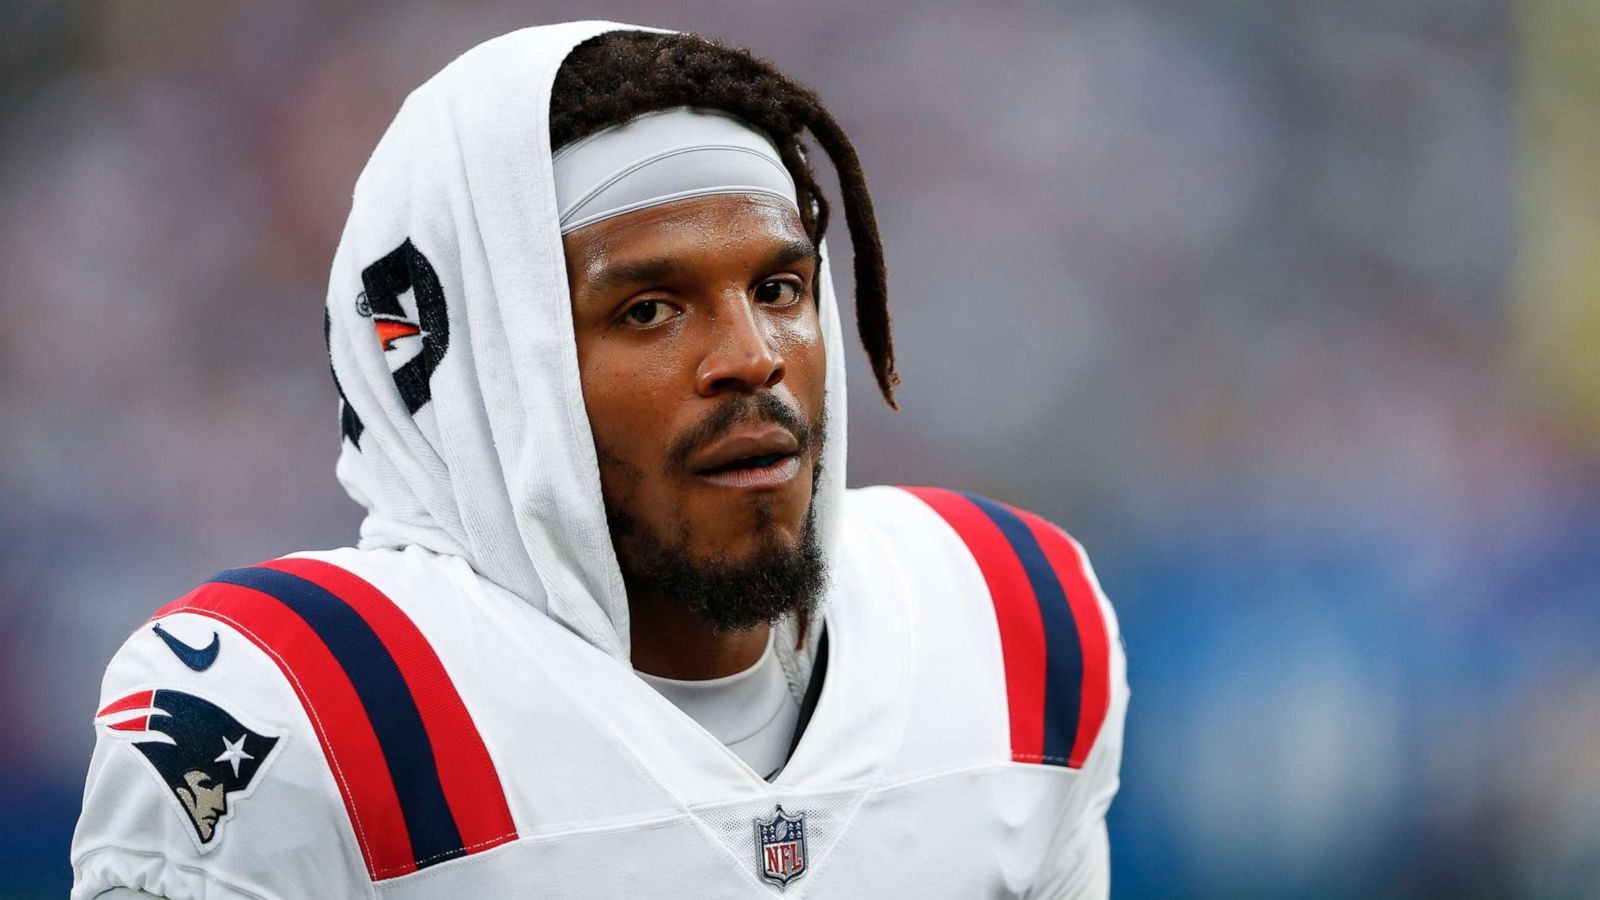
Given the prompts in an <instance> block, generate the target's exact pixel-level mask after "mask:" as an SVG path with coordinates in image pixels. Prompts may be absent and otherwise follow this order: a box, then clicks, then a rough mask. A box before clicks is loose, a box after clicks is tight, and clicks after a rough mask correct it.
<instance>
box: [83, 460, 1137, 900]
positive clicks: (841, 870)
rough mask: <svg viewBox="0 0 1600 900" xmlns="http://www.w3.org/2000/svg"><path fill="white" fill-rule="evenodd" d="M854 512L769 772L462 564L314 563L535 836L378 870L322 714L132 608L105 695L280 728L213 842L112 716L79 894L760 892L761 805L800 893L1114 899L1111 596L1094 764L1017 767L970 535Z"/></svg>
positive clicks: (230, 650) (268, 664) (246, 663)
mask: <svg viewBox="0 0 1600 900" xmlns="http://www.w3.org/2000/svg"><path fill="white" fill-rule="evenodd" d="M840 521H841V531H842V533H841V536H840V537H841V541H840V547H841V550H840V552H839V554H838V560H837V562H838V570H837V576H836V581H835V583H834V586H833V588H832V589H831V603H830V605H829V610H828V615H827V627H828V644H829V663H828V673H827V681H826V683H825V686H824V688H823V692H822V699H821V702H819V703H818V704H817V707H816V711H815V714H814V716H813V718H812V719H811V722H810V724H809V726H808V727H807V728H806V733H805V736H804V737H803V738H802V740H801V741H800V744H799V746H798V748H797V749H796V751H795V754H794V757H793V758H792V759H790V760H789V762H788V764H787V765H786V766H785V768H784V770H783V771H782V773H780V774H779V775H778V776H777V777H776V778H774V779H773V780H771V781H766V780H764V779H762V778H760V777H759V775H757V774H756V773H753V772H752V771H751V769H750V768H749V767H748V766H746V765H745V764H743V763H741V762H740V761H739V760H738V759H736V758H734V757H733V756H732V755H731V754H729V753H728V751H727V748H726V747H724V746H723V745H722V744H721V743H720V742H718V741H717V740H716V739H715V738H714V737H712V736H711V735H710V734H708V733H706V731H705V730H704V729H702V728H701V727H699V726H698V725H696V724H695V723H694V722H693V721H691V720H690V719H689V718H688V717H686V716H685V715H683V714H682V713H681V712H680V711H679V710H678V709H676V708H675V707H673V706H672V705H671V704H670V703H669V702H668V701H667V700H666V699H665V698H663V697H662V696H661V695H660V694H658V693H657V692H656V691H655V690H653V689H652V688H651V687H650V686H649V685H647V684H645V683H644V682H643V681H641V680H640V679H639V678H638V677H636V676H635V674H634V672H633V670H632V669H630V668H628V667H625V666H619V665H617V664H616V661H615V660H614V659H613V658H611V657H610V656H607V655H606V654H604V653H602V652H600V651H599V650H597V649H596V648H595V647H593V646H592V645H590V644H589V643H587V642H585V641H583V640H582V639H581V638H579V637H578V636H577V635H575V634H573V633H572V632H571V631H569V630H567V629H565V628H563V627H562V626H560V625H558V624H556V623H555V622H553V621H552V620H551V619H550V618H549V617H548V616H545V615H544V614H542V613H540V612H539V611H537V610H535V609H534V608H532V607H531V606H529V605H528V604H527V603H526V602H524V601H523V600H522V599H520V598H518V597H515V596H513V595H511V594H510V593H509V592H507V591H505V590H503V589H501V588H500V587H498V586H496V585H494V584H492V583H490V582H489V581H487V580H486V579H484V578H482V577H481V576H480V575H478V574H477V573H475V572H474V571H473V570H472V569H471V568H470V567H468V566H467V564H466V563H465V562H464V561H463V560H461V559H460V558H458V557H451V556H442V555H438V554H434V553H432V552H430V551H427V550H424V549H422V548H419V547H410V548H407V549H405V550H403V551H402V550H365V551H363V550H355V549H348V548H347V549H343V550H332V551H320V552H316V553H307V554H298V555H300V556H306V557H311V558H315V559H320V560H322V561H324V562H327V563H331V564H333V565H337V566H340V567H342V568H344V569H346V570H348V571H350V572H352V573H353V574H355V575H356V576H358V577H360V578H362V579H364V580H366V581H368V582H369V583H371V584H372V585H373V586H374V587H376V588H377V589H378V590H379V591H381V592H383V593H384V594H385V595H386V596H387V597H389V598H390V599H392V600H393V601H394V602H395V603H396V604H397V605H398V606H399V607H400V609H401V611H403V612H404V614H405V615H406V616H407V617H408V618H409V619H410V620H411V621H412V622H413V623H414V624H415V625H416V627H417V628H418V630H419V631H420V632H421V633H422V634H423V635H424V636H425V637H426V638H427V640H428V643H429V645H430V646H431V648H432V650H433V651H434V652H435V653H436V654H437V656H438V658H439V661H440V663H441V664H442V665H443V667H444V669H445V670H446V671H447V672H448V673H449V675H450V678H451V681H452V683H453V685H454V687H455V689H456V691H457V692H458V693H459V694H460V697H461V700H462V702H463V703H464V704H465V706H466V708H467V710H468V712H469V713H470V714H471V716H472V719H473V722H474V724H475V727H476V728H477V729H478V730H479V732H480V733H481V735H482V737H483V741H484V744H485V746H486V747H487V749H488V751H489V753H490V755H491V756H492V758H493V762H494V765H495V767H496V770H497V774H498V776H499V779H500V782H501V784H502V785H503V787H504V790H505V794H506V798H507V802H508V804H509V807H510V810H511V814H512V817H513V819H514V822H515V825H516V829H517V833H518V835H519V839H518V840H516V841H513V842H510V843H507V844H503V845H500V846H497V847H494V848H493V849H489V850H484V851H482V852H477V853H473V854H471V855H469V856H466V857H464V858H459V859H454V860H451V861H449V862H446V863H442V864H439V865H436V866H432V867H430V868H426V869H423V870H422V871H419V872H416V873H412V874H409V875H404V876H401V877H395V878H385V879H382V880H379V881H376V882H374V881H372V880H371V879H370V878H369V877H368V875H367V872H366V869H365V866H364V864H363V861H362V853H361V844H360V842H359V841H358V839H357V837H356V832H355V831H354V829H353V828H352V824H351V817H350V813H349V812H348V811H347V809H346V807H345V805H344V803H343V800H342V799H341V794H340V789H339V783H340V782H339V780H338V778H337V777H336V776H335V774H334V771H333V769H332V767H331V766H330V764H329V763H328V761H327V759H326V758H325V756H324V752H323V749H322V746H321V744H320V741H319V738H318V734H317V731H316V728H315V727H314V726H313V724H312V722H311V720H310V718H309V717H308V716H307V714H306V713H305V712H304V710H303V708H302V706H301V702H300V700H299V697H298V695H297V693H296V691H295V689H294V686H293V685H292V684H291V682H290V681H289V679H287V678H285V677H284V675H283V673H282V672H281V671H280V670H279V668H278V665H277V663H276V662H275V660H274V659H273V658H272V657H271V656H269V655H268V654H267V653H266V652H264V651H262V650H260V649H258V648H257V647H256V645H255V644H253V643H252V642H251V641H249V640H247V639H246V638H245V637H244V636H243V635H241V634H240V633H239V632H238V631H236V630H234V629H233V628H231V627H230V626H229V625H228V624H227V623H224V622H219V621H217V620H214V619H206V618H202V617H199V616H196V615H194V614H192V613H180V614H177V615H173V616H168V617H166V618H165V619H163V620H162V624H163V627H165V628H167V629H168V630H169V631H170V632H171V633H172V634H174V635H175V636H176V637H178V638H179V639H180V640H182V641H184V642H185V643H188V644H190V645H191V646H200V645H202V644H204V643H205V642H206V641H207V640H209V639H210V636H211V635H212V634H213V633H220V641H221V644H220V646H221V649H220V652H219V655H218V656H217V659H216V662H215V664H214V665H213V666H211V667H210V668H209V669H207V670H206V671H204V672H195V671H192V670H190V669H189V668H188V667H187V666H185V665H184V664H183V663H182V662H181V661H180V660H179V659H178V657H177V656H176V655H174V654H173V653H172V652H171V651H170V650H169V649H168V648H167V646H166V645H165V644H164V643H163V641H162V640H160V639H159V638H158V637H157V636H156V635H155V634H154V633H153V631H152V629H151V627H149V626H145V627H142V628H140V629H139V630H138V631H137V632H136V633H135V634H134V635H133V636H131V637H130V638H129V639H128V641H127V642H126V643H125V644H124V646H123V647H122V649H121V650H119V651H118V653H117V655H116V657H115V658H114V659H113V660H112V662H111V665H110V667H109V668H108V669H107V672H106V678H105V683H104V684H103V686H102V689H101V697H100V701H99V702H100V705H101V706H103V705H104V704H105V703H107V702H109V701H111V700H114V699H116V698H118V697H122V696H124V695H126V694H127V693H129V692H130V691H132V690H135V689H138V688H139V687H141V686H149V685H158V686H162V687H167V688H172V689H176V690H180V691H185V692H189V693H194V694H196V695H200V696H204V697H207V698H210V699H211V700H212V701H214V702H215V703H217V704H220V705H222V706H223V707H225V708H226V709H227V710H228V712H229V713H230V714H233V715H235V716H240V717H247V718H248V719H249V720H250V723H251V727H252V728H254V729H256V730H260V731H264V732H268V733H271V734H274V735H278V736H279V737H280V738H281V743H280V745H279V750H278V751H277V758H276V759H275V760H274V761H273V762H272V763H271V764H270V766H269V767H268V768H265V769H264V770H263V771H262V773H261V774H260V775H259V776H258V779H257V781H256V783H255V784H254V785H253V789H252V791H251V793H250V794H249V796H247V797H240V796H237V795H235V796H231V797H230V798H229V805H228V812H227V814H226V818H225V819H224V820H223V822H222V823H221V824H220V825H219V830H218V835H219V836H218V838H217V839H216V840H215V841H213V843H212V844H211V845H208V847H207V848H205V849H202V848H201V847H199V846H197V844H196V841H195V839H194V837H193V829H192V827H191V825H190V823H189V820H188V818H187V816H186V814H185V813H184V811H183V809H182V807H181V806H180V805H179V803H178V802H177V800H176V799H175V798H174V796H173V792H172V791H171V790H170V789H168V788H167V787H166V785H165V784H164V783H163V781H162V780H161V778H160V777H158V776H157V775H156V773H155V770H154V769H153V768H152V767H151V766H150V765H149V763H148V762H147V761H146V760H145V759H144V757H143V756H142V754H140V753H139V752H138V751H137V750H136V749H135V748H134V747H132V746H130V745H129V743H128V742H127V741H126V740H120V739H118V738H117V737H116V736H115V735H114V734H111V733H109V732H108V731H107V729H106V728H105V727H104V726H101V727H98V728H96V731H97V737H98V741H97V744H96V748H95V754H94V760H93V762H92V763H91V766H90V771H89V777H88V779H87V784H86V788H85V796H84V807H83V815H82V817H81V818H80V820H79V823H78V827H77V831H76V833H75V834H74V836H73V844H72V865H73V872H74V888H73V894H72V896H73V900H88V898H92V897H95V896H96V895H97V894H99V893H101V892H103V891H105V890H108V889H110V888H112V887H117V886H122V887H129V888H135V889H139V890H143V891H145V892H147V893H150V894H154V895H156V896H161V897H166V898H168V900H218V898H227V900H238V898H281V900H297V898H305V897H340V898H343V897H369V898H384V900H413V898H414V900H437V898H454V897H550V896H583V897H638V898H652V897H662V898H666V897H696V898H749V897H759V896H768V894H767V893H765V892H766V890H767V888H766V887H765V886H764V884H763V882H761V880H760V878H759V875H758V872H759V869H758V858H759V857H758V850H757V847H756V845H755V838H754V834H753V832H754V829H753V827H752V823H753V821H754V820H755V819H757V818H758V817H759V818H768V817H770V816H771V815H772V813H773V811H774V809H775V808H776V806H777V805H779V804H782V806H783V808H784V810H785V811H786V812H788V813H790V814H791V815H804V816H805V822H806V825H805V827H806V840H807V844H808V850H807V854H808V860H809V862H810V864H811V871H809V872H808V873H807V874H806V875H804V876H803V877H802V878H801V879H800V880H798V881H796V882H794V883H792V884H791V885H789V888H788V890H787V891H785V892H784V894H785V895H786V896H800V897H809V898H816V900H824V898H856V897H861V896H863V894H864V893H865V894H866V895H868V896H880V895H884V893H885V891H883V890H875V889H877V888H884V887H887V888H888V890H887V894H888V895H889V896H907V897H963V898H964V897H1039V898H1061V897H1104V896H1105V895H1106V887H1105V885H1106V879H1107V874H1106V873H1107V865H1108V861H1107V859H1108V858H1107V856H1106V850H1105V847H1106V845H1105V841H1104V835H1103V831H1102V828H1103V823H1104V818H1105V812H1106V805H1107V804H1109V802H1110V801H1111V797H1112V795H1113V794H1114V793H1115V791H1116V789H1117V777H1118V775H1117V773H1118V764H1119V760H1120V754H1121V745H1122V733H1123V732H1122V724H1123V718H1124V715H1125V710H1126V706H1127V701H1128V694H1127V687H1126V682H1125V676H1124V668H1123V661H1122V654H1121V649H1120V643H1119V642H1118V640H1117V636H1116V635H1117V631H1116V619H1115V617H1114V615H1113V614H1112V611H1111V607H1110V606H1109V604H1107V603H1106V602H1105V600H1104V599H1103V598H1099V600H1100V607H1101V610H1102V613H1103V614H1104V616H1105V617H1106V623H1107V630H1108V632H1109V638H1110V644H1109V648H1110V650H1111V655H1112V658H1111V665H1112V669H1111V673H1110V674H1111V678H1110V685H1111V697H1110V701H1111V703H1110V709H1109V711H1108V714H1107V716H1106V719H1105V725H1104V727H1103V728H1102V729H1101V731H1100V736H1099V739H1098V740H1097V741H1096V743H1095V745H1094V748H1093V750H1092V751H1091V752H1090V754H1089V757H1088V761H1087V762H1086V764H1085V765H1084V767H1083V768H1082V769H1069V768H1066V767H1065V766H1058V765H1039V764H1035V763H1022V762H1015V761H1013V759H1012V755H1011V754H1012V750H1011V741H1010V727H1009V718H1008V705H1007V695H1006V671H1005V665H1004V657H1003V654H1002V648H1001V642H1000V638H999V629H998V626H997V624H996V618H995V610H994V603H993V601H992V600H991V598H990V597H989V594H988V589H987V587H986V582H985V580H984V577H983V574H982V572H981V571H980V570H979V568H978V566H977V564H976V562H975V561H974V560H973V558H972V556H971V554H970V553H969V551H968V550H967V549H966V547H965V544H964V543H963V542H962V541H961V540H960V538H959V537H957V536H956V535H955V533H954V532H953V531H952V530H951V529H950V527H949V526H948V525H946V524H945V522H944V520H943V519H941V518H940V517H939V516H938V515H937V514H935V513H933V512H932V511H931V510H930V509H929V508H928V507H927V506H925V505H924V504H922V502H921V501H919V500H917V499H916V498H914V497H912V496H910V495H909V494H907V493H905V492H903V491H899V490H895V489H893V488H868V489H865V490H857V491H850V492H849V493H848V494H847V495H846V499H845V508H844V512H843V515H841V518H840ZM1085 575H1086V577H1087V579H1088V581H1089V583H1090V584H1094V581H1093V575H1092V572H1088V571H1086V572H1085ZM92 708H99V707H98V706H96V707H92ZM86 718H87V711H86ZM356 764H357V765H371V766H373V767H376V768H377V769H378V770H380V771H381V770H382V769H383V766H384V763H383V761H382V759H381V758H377V759H373V760H372V761H371V762H370V763H366V762H365V761H358V762H357V763H356ZM348 771H349V770H346V772H347V773H348ZM773 890H774V892H775V891H776V889H773Z"/></svg>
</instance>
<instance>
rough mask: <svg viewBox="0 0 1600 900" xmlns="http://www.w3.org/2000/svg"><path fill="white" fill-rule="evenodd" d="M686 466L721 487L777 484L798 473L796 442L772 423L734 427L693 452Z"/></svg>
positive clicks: (782, 429) (797, 444)
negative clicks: (701, 448)
mask: <svg viewBox="0 0 1600 900" xmlns="http://www.w3.org/2000/svg"><path fill="white" fill-rule="evenodd" d="M690 467H691V469H692V470H693V471H694V473H695V474H696V475H698V476H700V477H701V478H704V479H706V480H707V481H710V482H712V483H714V484H718V485H722V486H724V487H737V488H773V487H779V486H781V485H784V484H787V483H788V482H789V481H791V480H793V479H794V477H795V476H796V475H798V474H800V442H799V440H798V439H796V438H795V436H794V435H793V434H790V433H789V431H788V429H786V428H783V427H782V426H780V425H776V424H767V425H760V426H756V427H754V428H740V429H735V430H734V431H733V432H731V433H729V434H728V435H726V436H725V437H723V438H722V439H721V440H718V441H715V442H713V443H712V444H711V445H710V446H708V447H706V449H705V450H703V451H701V452H700V453H698V454H695V459H694V460H692V461H691V463H690Z"/></svg>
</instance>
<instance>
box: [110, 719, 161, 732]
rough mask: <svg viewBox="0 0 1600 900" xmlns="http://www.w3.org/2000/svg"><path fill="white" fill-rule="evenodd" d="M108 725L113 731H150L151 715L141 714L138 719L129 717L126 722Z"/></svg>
mask: <svg viewBox="0 0 1600 900" xmlns="http://www.w3.org/2000/svg"><path fill="white" fill-rule="evenodd" d="M106 727H107V728H109V729H111V730H112V731H149V730H150V717H149V716H140V717H138V718H137V719H129V720H128V721H126V722H118V723H117V724H115V725H107V726H106Z"/></svg>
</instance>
